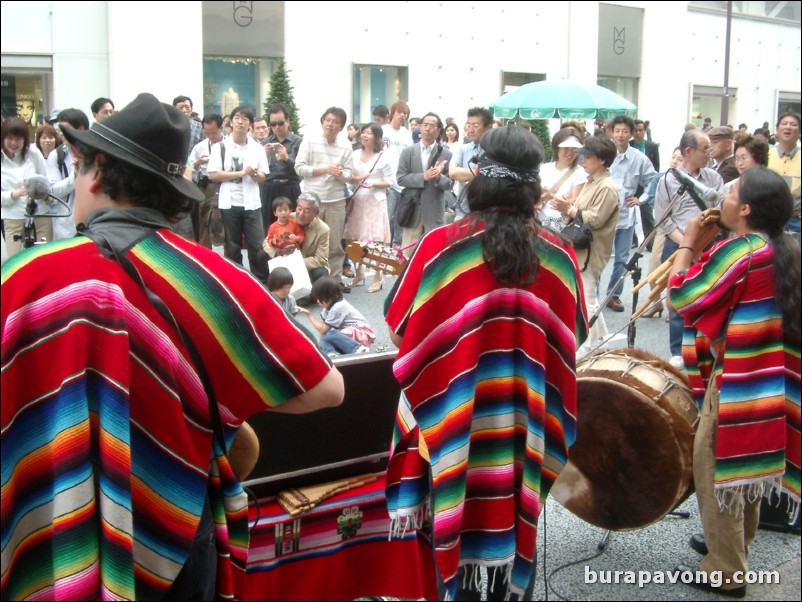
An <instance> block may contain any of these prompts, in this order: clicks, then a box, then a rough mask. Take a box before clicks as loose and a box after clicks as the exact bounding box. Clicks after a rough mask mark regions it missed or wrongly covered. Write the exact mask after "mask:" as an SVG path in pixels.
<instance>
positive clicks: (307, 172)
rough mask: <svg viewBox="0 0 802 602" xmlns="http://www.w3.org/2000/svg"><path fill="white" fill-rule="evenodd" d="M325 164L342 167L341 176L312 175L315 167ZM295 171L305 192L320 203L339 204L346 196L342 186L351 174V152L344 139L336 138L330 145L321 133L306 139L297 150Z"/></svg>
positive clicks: (352, 160)
mask: <svg viewBox="0 0 802 602" xmlns="http://www.w3.org/2000/svg"><path fill="white" fill-rule="evenodd" d="M328 165H341V166H342V168H343V172H342V175H341V176H340V177H335V176H331V175H329V174H325V173H324V174H322V175H319V176H313V175H312V171H313V169H314V168H315V167H323V166H328ZM295 171H296V172H297V173H298V175H299V176H301V177H302V178H303V179H304V184H303V188H304V192H314V193H316V194H317V195H318V196H319V197H320V201H321V202H322V203H330V202H332V201H341V200H342V199H344V198H345V196H346V193H345V183H346V182H347V181H348V178H350V177H351V174H352V173H353V171H354V151H353V149H352V148H351V145H350V144H349V142H348V141H347V140H340V139H339V138H337V139H336V140H335V141H334V142H333V143H332V144H329V142H328V140H326V138H325V137H324V136H323V134H318V135H317V136H306V137H304V139H303V142H301V148H300V149H298V157H297V158H296V159H295Z"/></svg>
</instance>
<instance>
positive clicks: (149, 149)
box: [62, 93, 205, 201]
mask: <svg viewBox="0 0 802 602" xmlns="http://www.w3.org/2000/svg"><path fill="white" fill-rule="evenodd" d="M62 133H63V134H64V137H65V138H66V139H67V142H69V143H70V144H75V143H76V142H78V143H81V144H84V145H86V146H88V147H90V148H93V149H95V150H98V151H100V152H101V153H103V154H104V155H108V156H110V157H114V158H115V159H119V160H120V161H124V162H125V163H128V164H130V165H133V166H135V167H138V168H139V169H142V170H144V171H147V172H148V173H151V174H153V175H155V176H159V177H160V178H161V179H162V180H164V181H165V182H167V183H168V184H170V185H171V186H172V187H173V188H174V189H175V190H176V192H178V193H179V194H181V195H183V196H185V197H189V198H190V199H193V200H195V201H202V200H203V199H204V198H205V194H204V192H203V191H202V190H201V189H200V188H198V187H197V186H196V185H195V184H194V183H193V182H192V181H191V180H188V179H186V178H185V177H184V170H185V169H186V165H187V147H188V146H189V120H188V119H187V117H186V115H184V114H183V113H182V112H181V111H179V110H178V109H176V108H175V107H172V106H170V105H167V104H164V103H162V102H159V100H158V99H157V98H156V97H155V96H153V95H152V94H147V93H142V94H140V95H139V96H137V97H136V98H135V99H134V100H133V101H132V102H131V104H129V105H128V106H126V107H125V108H124V109H122V110H120V111H117V112H115V113H114V115H112V116H111V117H109V118H108V119H106V120H104V121H103V123H98V122H95V123H93V124H92V127H90V128H89V129H88V130H75V129H73V128H70V127H62Z"/></svg>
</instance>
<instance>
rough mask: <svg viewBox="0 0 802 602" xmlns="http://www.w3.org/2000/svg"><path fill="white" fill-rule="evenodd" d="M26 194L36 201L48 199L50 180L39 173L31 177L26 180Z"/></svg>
mask: <svg viewBox="0 0 802 602" xmlns="http://www.w3.org/2000/svg"><path fill="white" fill-rule="evenodd" d="M25 194H26V195H27V196H28V198H29V199H33V200H34V201H41V200H42V199H46V198H47V195H49V194H50V181H49V180H48V179H47V178H46V177H45V176H40V175H39V174H36V175H33V176H31V177H29V178H28V179H27V180H25Z"/></svg>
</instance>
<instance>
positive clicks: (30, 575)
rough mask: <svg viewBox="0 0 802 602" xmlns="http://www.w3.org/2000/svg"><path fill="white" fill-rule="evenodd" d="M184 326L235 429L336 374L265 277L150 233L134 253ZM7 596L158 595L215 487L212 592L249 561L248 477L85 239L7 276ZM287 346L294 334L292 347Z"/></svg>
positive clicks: (149, 324)
mask: <svg viewBox="0 0 802 602" xmlns="http://www.w3.org/2000/svg"><path fill="white" fill-rule="evenodd" d="M127 255H128V257H129V258H130V259H131V261H132V262H133V263H134V264H135V265H136V267H137V269H138V271H139V272H140V274H141V275H142V277H143V278H144V280H145V281H146V283H147V285H148V286H149V288H150V289H151V290H153V291H154V292H156V294H158V295H159V296H160V297H161V298H162V299H163V300H164V302H165V303H166V304H167V305H168V306H169V307H170V308H171V310H172V311H173V314H174V315H175V317H176V319H177V320H178V322H179V323H180V324H181V325H182V327H183V328H184V329H185V331H186V332H187V333H188V334H189V335H190V337H191V338H192V340H193V342H194V343H195V346H196V347H197V349H198V350H199V352H200V354H201V356H202V358H203V362H204V364H205V366H206V368H207V371H208V374H209V377H210V379H211V382H212V387H213V389H214V391H215V395H216V396H217V399H218V402H219V403H220V415H221V418H222V420H223V422H224V423H225V430H226V435H227V438H228V441H229V444H230V441H231V438H232V437H233V435H234V434H235V432H236V428H237V427H238V425H239V424H240V423H241V422H242V420H244V419H245V418H247V417H248V416H250V415H251V414H253V413H256V412H258V411H261V410H264V409H266V408H269V407H274V406H277V405H279V404H281V403H283V402H285V401H287V400H288V399H290V398H292V397H295V396H297V395H298V394H300V393H302V392H303V391H306V390H308V389H310V388H312V387H313V386H315V385H316V384H317V383H318V382H320V380H321V379H322V378H323V377H324V376H325V375H326V373H327V372H328V371H329V370H330V364H329V363H328V360H327V359H326V358H325V357H324V356H322V355H321V354H320V352H319V351H318V350H317V346H316V345H315V344H314V342H313V341H312V340H311V339H310V338H309V337H308V334H307V333H306V331H304V330H302V329H301V328H300V327H298V326H297V325H296V324H295V323H294V321H293V320H291V319H289V318H288V317H287V316H286V314H285V313H284V311H283V310H282V309H281V308H280V307H279V305H278V304H277V303H276V302H275V301H274V300H273V299H272V298H271V297H270V295H269V294H268V293H267V291H266V290H265V289H264V287H263V286H262V285H261V284H260V283H259V282H257V281H256V280H255V279H254V278H252V277H251V276H250V275H249V274H248V273H246V272H244V271H243V270H241V269H239V268H237V267H235V266H234V265H233V264H232V263H230V262H228V261H227V260H225V259H223V258H222V257H220V256H219V255H217V254H215V253H213V252H211V251H207V250H206V249H204V248H201V247H199V246H197V245H196V244H194V243H191V242H189V241H186V240H184V239H183V238H181V237H179V236H177V235H175V234H173V233H172V232H170V231H168V230H158V231H156V232H155V233H154V234H151V235H150V236H149V237H148V238H146V239H144V240H143V241H142V242H140V243H139V244H138V245H136V246H135V247H134V248H133V249H132V250H131V251H130V252H129V253H127ZM1 326H2V397H3V398H2V431H1V436H2V439H1V442H2V598H3V599H4V600H8V599H23V598H38V599H82V600H90V599H138V600H146V599H161V598H162V597H163V595H164V592H165V590H167V589H168V588H169V586H170V584H171V583H172V582H173V581H174V580H175V578H176V575H177V574H178V573H179V571H180V570H181V568H182V566H183V564H184V562H185V561H186V559H187V556H188V553H189V550H190V547H191V545H192V543H193V539H194V538H195V534H196V531H197V529H198V524H199V520H200V516H201V511H202V508H203V505H204V500H205V498H206V497H207V494H208V496H209V500H210V502H211V508H212V513H213V515H214V520H215V523H216V525H215V526H216V528H215V531H216V539H217V553H218V569H217V591H218V595H219V596H220V597H225V598H230V597H232V595H233V593H234V592H233V573H232V571H233V570H243V569H244V564H245V560H246V555H247V544H248V532H247V507H246V500H245V496H244V494H243V492H242V488H241V487H240V485H239V483H238V482H237V480H236V478H235V477H234V474H233V472H232V470H231V467H230V465H229V463H228V461H227V459H226V457H225V456H224V455H222V453H221V450H220V449H218V444H217V440H216V439H215V440H214V449H212V448H213V434H212V429H211V422H210V418H209V409H208V400H207V397H206V394H205V392H204V388H203V385H202V384H201V381H200V379H199V377H198V374H197V372H196V370H195V368H194V367H193V364H192V362H191V360H190V359H189V357H188V355H187V352H186V350H185V349H184V347H183V345H182V343H181V340H180V337H179V335H178V334H177V333H176V332H175V328H174V327H173V326H172V325H171V324H168V323H166V322H165V320H164V319H163V318H162V317H161V316H160V315H159V314H158V313H157V311H156V310H155V309H154V308H153V306H152V305H151V304H150V302H149V301H148V299H147V298H146V297H145V294H144V292H143V289H142V288H141V287H140V286H139V285H138V284H136V283H135V282H134V281H133V280H132V279H131V278H130V277H129V276H128V275H127V274H126V273H125V272H124V271H123V269H122V268H121V267H120V265H119V264H117V263H116V262H114V261H110V260H108V259H106V258H104V257H103V256H102V255H101V253H100V251H99V249H98V247H97V245H96V244H95V243H94V242H92V241H91V240H89V239H87V238H85V237H78V238H73V239H68V240H62V241H57V242H54V243H50V244H47V245H43V246H36V247H34V248H32V249H29V250H27V251H25V252H22V253H20V254H18V255H16V256H14V257H13V258H12V259H11V260H10V261H8V262H7V263H6V264H5V265H4V266H3V271H2V324H1ZM288 340H293V344H292V345H288V344H287V341H288Z"/></svg>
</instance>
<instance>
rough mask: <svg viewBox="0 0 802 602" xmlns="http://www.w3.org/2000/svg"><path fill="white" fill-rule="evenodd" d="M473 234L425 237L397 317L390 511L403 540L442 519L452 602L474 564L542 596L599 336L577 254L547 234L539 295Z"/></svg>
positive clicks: (439, 535)
mask: <svg viewBox="0 0 802 602" xmlns="http://www.w3.org/2000/svg"><path fill="white" fill-rule="evenodd" d="M464 224H465V222H458V223H457V224H455V225H454V226H444V227H441V228H437V229H435V230H433V231H432V232H430V233H429V234H427V235H426V236H425V237H424V238H423V240H422V241H421V242H420V245H419V246H418V248H417V250H416V251H415V253H414V255H413V256H412V258H411V259H410V261H409V263H408V264H407V265H406V267H405V269H404V272H403V273H402V275H401V277H400V278H399V280H398V281H397V283H396V286H395V287H394V289H393V291H392V292H391V293H390V295H389V297H388V301H387V305H386V318H387V324H388V325H389V327H390V328H391V329H392V330H393V331H395V332H396V333H398V334H400V335H402V336H403V341H402V344H401V347H400V349H399V353H398V358H397V359H396V362H395V364H394V366H393V370H394V374H395V376H396V378H397V379H398V381H399V383H400V384H401V388H402V390H403V395H402V399H401V401H400V403H399V409H398V414H397V420H396V430H395V435H394V449H393V453H392V458H391V462H390V467H389V469H388V474H387V503H388V509H389V512H390V516H391V518H392V519H393V529H394V532H396V533H399V534H400V533H401V532H403V531H404V530H406V529H409V528H417V527H420V526H422V524H423V520H424V519H425V517H426V513H427V510H428V509H429V508H431V510H432V512H433V515H434V526H433V529H434V534H433V543H434V548H435V556H436V562H437V568H438V571H439V574H440V576H441V577H442V579H443V581H444V583H445V585H446V588H447V590H448V595H449V596H450V599H454V593H455V590H456V587H457V583H456V579H455V576H456V573H457V569H458V567H459V566H462V565H474V566H485V567H495V568H497V569H501V570H503V571H508V572H509V573H508V574H509V575H510V580H509V582H508V583H507V582H505V585H506V586H509V589H510V591H512V592H517V593H519V594H520V593H522V592H523V591H524V589H525V588H526V587H527V586H528V584H529V583H530V579H531V578H532V576H533V566H532V564H533V561H534V557H535V540H536V536H537V531H536V529H537V519H538V516H539V515H540V512H541V510H542V506H543V504H544V503H545V499H546V496H547V495H548V492H549V489H550V488H551V486H552V484H553V483H554V480H555V479H556V478H557V475H559V473H560V471H561V470H562V468H563V466H564V465H565V462H566V460H567V456H568V448H569V447H570V446H571V444H572V443H573V441H574V438H575V427H576V373H575V354H576V348H577V346H578V344H579V343H581V342H582V341H584V339H585V337H586V333H587V316H586V312H585V306H584V303H583V301H582V299H583V293H582V285H581V280H580V277H579V268H578V266H577V264H576V258H575V256H574V254H573V252H572V251H571V249H569V248H567V247H566V246H565V245H564V243H562V242H560V241H558V239H557V238H556V237H555V236H554V235H553V234H551V233H548V232H546V231H544V230H541V234H540V236H539V238H538V239H537V242H536V244H537V254H538V257H539V258H540V267H539V269H538V272H537V278H536V279H535V282H534V283H533V284H532V285H530V286H529V287H528V288H523V287H513V286H509V287H508V286H503V285H501V284H499V283H498V281H497V280H496V278H495V276H494V275H493V274H492V272H491V271H490V269H489V268H488V266H487V264H486V263H485V261H484V258H483V256H482V234H483V231H484V230H483V227H479V229H478V230H477V231H476V232H473V233H471V232H469V231H468V230H466V229H463V231H458V230H459V229H460V228H465V226H464ZM430 477H431V483H432V488H431V489H430V487H429V483H430ZM499 583H501V582H499Z"/></svg>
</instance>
